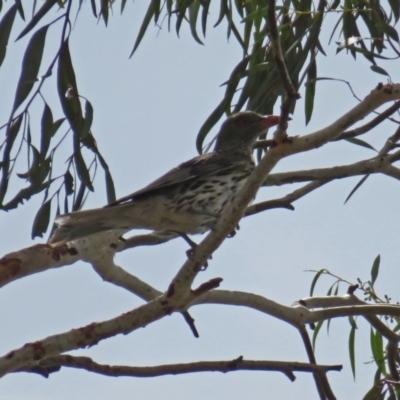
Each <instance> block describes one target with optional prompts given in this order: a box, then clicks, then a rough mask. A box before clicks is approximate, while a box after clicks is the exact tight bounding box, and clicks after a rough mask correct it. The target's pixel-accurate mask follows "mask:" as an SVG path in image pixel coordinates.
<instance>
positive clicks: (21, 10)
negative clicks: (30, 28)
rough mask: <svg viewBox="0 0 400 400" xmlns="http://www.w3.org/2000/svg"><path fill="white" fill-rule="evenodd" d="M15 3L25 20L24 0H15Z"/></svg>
mask: <svg viewBox="0 0 400 400" xmlns="http://www.w3.org/2000/svg"><path fill="white" fill-rule="evenodd" d="M15 4H16V6H17V9H18V14H19V15H20V17H21V18H22V19H23V20H24V21H25V13H24V9H23V7H22V1H21V0H15Z"/></svg>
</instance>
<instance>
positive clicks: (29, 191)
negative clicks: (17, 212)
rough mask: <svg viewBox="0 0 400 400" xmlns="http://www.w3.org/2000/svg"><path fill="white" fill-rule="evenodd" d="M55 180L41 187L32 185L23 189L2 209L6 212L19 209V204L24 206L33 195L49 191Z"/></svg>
mask: <svg viewBox="0 0 400 400" xmlns="http://www.w3.org/2000/svg"><path fill="white" fill-rule="evenodd" d="M53 181H54V180H49V181H46V182H44V183H42V184H41V185H35V184H31V185H29V186H28V187H26V188H23V189H21V190H20V191H19V192H18V193H17V194H16V195H15V196H14V197H13V198H12V199H11V200H10V201H9V202H8V203H6V204H4V206H3V207H2V208H3V209H4V210H12V209H14V208H17V207H18V205H19V204H23V202H24V201H25V200H29V199H30V198H31V197H32V196H33V195H35V194H37V193H40V192H42V191H43V190H45V189H47V188H48V187H49V186H50V185H51V184H52V183H53Z"/></svg>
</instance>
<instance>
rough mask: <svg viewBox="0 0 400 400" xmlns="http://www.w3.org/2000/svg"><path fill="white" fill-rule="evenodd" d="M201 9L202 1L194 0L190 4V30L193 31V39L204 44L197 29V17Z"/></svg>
mask: <svg viewBox="0 0 400 400" xmlns="http://www.w3.org/2000/svg"><path fill="white" fill-rule="evenodd" d="M199 10H200V3H199V2H197V1H194V2H193V3H192V4H191V5H190V6H189V26H190V32H191V33H192V36H193V39H194V40H195V41H196V42H197V43H199V44H201V45H204V43H203V42H202V41H201V40H200V38H199V35H198V34H197V30H196V25H197V17H198V16H199Z"/></svg>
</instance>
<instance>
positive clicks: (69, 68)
mask: <svg viewBox="0 0 400 400" xmlns="http://www.w3.org/2000/svg"><path fill="white" fill-rule="evenodd" d="M57 89H58V97H59V99H60V103H61V107H62V109H63V111H64V114H65V116H66V117H67V119H68V122H69V124H70V126H71V128H72V130H73V132H74V135H75V137H76V138H81V135H82V128H83V115H82V108H81V103H80V101H79V93H78V88H77V84H76V78H75V71H74V67H73V65H72V60H71V55H70V52H69V44H68V41H65V42H64V43H63V45H62V47H61V50H60V56H59V59H58V71H57Z"/></svg>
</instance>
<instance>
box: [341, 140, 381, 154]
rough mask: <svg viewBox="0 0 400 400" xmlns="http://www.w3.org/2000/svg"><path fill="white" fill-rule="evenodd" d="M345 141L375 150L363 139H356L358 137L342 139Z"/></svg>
mask: <svg viewBox="0 0 400 400" xmlns="http://www.w3.org/2000/svg"><path fill="white" fill-rule="evenodd" d="M344 140H345V141H346V142H349V143H352V144H356V145H357V146H361V147H365V148H366V149H370V150H374V151H376V149H375V148H374V147H372V146H371V145H370V144H369V143H367V142H366V141H364V140H361V139H358V138H355V137H354V138H345V139H344Z"/></svg>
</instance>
